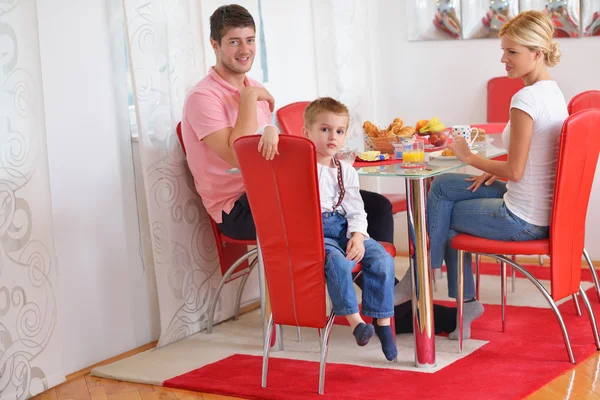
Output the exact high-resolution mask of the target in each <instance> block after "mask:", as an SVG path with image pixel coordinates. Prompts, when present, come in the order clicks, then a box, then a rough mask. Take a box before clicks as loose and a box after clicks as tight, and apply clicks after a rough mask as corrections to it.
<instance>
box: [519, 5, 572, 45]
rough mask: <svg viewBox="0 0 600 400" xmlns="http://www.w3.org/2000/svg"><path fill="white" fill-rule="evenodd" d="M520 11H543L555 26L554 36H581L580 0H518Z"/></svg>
mask: <svg viewBox="0 0 600 400" xmlns="http://www.w3.org/2000/svg"><path fill="white" fill-rule="evenodd" d="M519 8H520V11H528V10H540V11H545V12H546V13H547V14H548V15H549V16H550V18H551V19H552V22H553V23H554V28H555V34H554V36H555V37H564V38H578V37H581V23H580V17H581V8H580V0H520V2H519Z"/></svg>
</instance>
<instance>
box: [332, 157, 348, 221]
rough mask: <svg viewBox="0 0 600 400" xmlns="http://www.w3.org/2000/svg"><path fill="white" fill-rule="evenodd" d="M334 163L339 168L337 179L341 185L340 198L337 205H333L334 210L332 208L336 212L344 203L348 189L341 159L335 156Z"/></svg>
mask: <svg viewBox="0 0 600 400" xmlns="http://www.w3.org/2000/svg"><path fill="white" fill-rule="evenodd" d="M333 163H334V164H335V167H336V168H337V180H338V186H339V187H340V198H339V199H338V202H337V203H336V204H335V206H333V210H331V211H332V212H335V210H336V209H337V208H338V207H339V206H340V205H341V204H342V200H344V195H345V194H346V189H345V188H344V179H343V178H342V165H341V164H340V160H338V159H337V158H335V157H333Z"/></svg>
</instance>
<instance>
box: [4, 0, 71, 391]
mask: <svg viewBox="0 0 600 400" xmlns="http://www.w3.org/2000/svg"><path fill="white" fill-rule="evenodd" d="M0 87H1V91H0V99H1V100H0V111H1V113H0V399H2V400H9V399H10V400H13V399H26V398H28V397H30V396H33V395H36V394H38V393H40V392H42V391H44V390H46V389H48V388H50V387H53V386H55V385H57V384H59V383H60V382H62V381H64V378H65V375H64V372H63V370H62V343H61V334H60V330H59V324H58V302H57V287H56V286H57V268H56V254H55V248H54V236H53V229H52V207H51V202H50V187H49V176H48V159H47V152H46V133H45V120H44V98H43V94H42V75H41V64H40V52H39V35H38V24H37V3H36V1H35V0H22V1H19V0H9V1H3V2H0Z"/></svg>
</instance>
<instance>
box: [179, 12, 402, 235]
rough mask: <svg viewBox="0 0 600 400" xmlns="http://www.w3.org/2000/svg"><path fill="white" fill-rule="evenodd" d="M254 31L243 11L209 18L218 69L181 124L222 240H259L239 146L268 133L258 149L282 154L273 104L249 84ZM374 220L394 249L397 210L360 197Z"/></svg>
mask: <svg viewBox="0 0 600 400" xmlns="http://www.w3.org/2000/svg"><path fill="white" fill-rule="evenodd" d="M255 35H256V28H255V24H254V19H253V18H252V15H250V13H249V12H248V11H247V10H246V9H245V8H244V7H242V6H239V5H235V4H232V5H226V6H222V7H219V8H218V9H217V10H216V11H215V12H214V13H213V15H212V16H211V17H210V43H211V46H212V48H213V50H214V51H215V55H216V59H217V61H216V64H215V66H214V67H212V68H210V70H209V73H208V75H207V76H206V77H205V78H204V79H202V80H201V81H200V82H199V83H198V84H197V85H196V86H195V87H194V88H193V89H192V90H191V92H190V93H189V95H188V98H187V100H186V102H185V105H184V111H183V119H182V133H183V141H184V144H185V148H186V151H187V160H188V164H189V167H190V170H191V171H192V175H193V176H194V182H195V185H196V189H197V190H198V193H199V194H200V196H201V197H202V200H203V203H204V206H205V207H206V210H207V211H208V214H209V215H210V216H211V217H212V218H213V219H214V220H215V222H216V223H217V225H218V227H219V229H220V230H221V232H223V234H225V235H227V236H229V237H232V238H235V239H254V238H255V237H256V230H255V227H254V221H253V219H252V214H251V211H250V207H249V205H248V199H247V197H246V194H245V193H244V192H245V189H244V183H243V180H242V176H241V175H240V174H230V173H227V172H226V171H227V170H229V169H231V168H232V167H236V166H237V165H238V164H237V159H236V157H235V153H234V151H233V143H234V142H235V140H236V139H238V138H239V137H241V136H245V135H253V134H255V133H256V132H257V130H258V129H259V128H260V127H265V128H264V133H263V137H262V139H261V144H260V145H259V150H260V151H262V153H263V155H264V156H265V157H266V158H267V159H272V158H273V157H274V156H275V154H276V153H277V143H278V137H277V135H278V133H279V131H278V130H277V128H276V127H274V126H272V125H270V126H269V123H270V122H271V115H272V112H273V110H274V108H275V101H274V99H273V97H272V96H271V94H270V93H269V92H268V91H267V90H266V89H265V88H263V87H262V86H261V85H260V84H259V83H258V82H256V81H254V80H252V79H250V78H248V77H247V76H246V73H247V72H248V71H250V68H251V67H252V63H253V61H254V55H255V50H256V45H255ZM361 196H362V198H363V201H364V204H365V210H366V212H367V215H368V218H367V219H368V224H369V230H368V233H369V235H370V236H371V237H373V238H374V239H375V240H379V241H386V242H393V239H394V233H393V232H394V225H393V224H394V222H393V217H392V206H391V203H390V202H389V201H388V200H387V199H386V198H385V197H383V196H381V195H379V194H376V193H371V192H366V191H361Z"/></svg>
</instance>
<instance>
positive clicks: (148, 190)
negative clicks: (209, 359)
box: [123, 0, 239, 347]
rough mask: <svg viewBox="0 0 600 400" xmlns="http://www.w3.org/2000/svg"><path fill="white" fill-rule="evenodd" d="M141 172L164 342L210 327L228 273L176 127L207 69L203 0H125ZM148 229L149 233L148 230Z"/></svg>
mask: <svg viewBox="0 0 600 400" xmlns="http://www.w3.org/2000/svg"><path fill="white" fill-rule="evenodd" d="M123 10H124V13H125V18H126V36H127V47H128V54H129V64H130V68H131V71H132V72H131V80H132V88H133V97H134V99H135V101H134V104H135V110H136V112H135V116H136V124H137V132H138V135H139V153H140V156H141V157H140V158H141V171H138V173H139V172H141V173H142V174H143V178H144V192H145V199H142V200H141V201H139V202H138V204H146V205H147V210H141V211H142V212H144V211H145V212H147V216H148V226H149V229H150V235H149V236H150V238H151V247H152V253H153V259H154V270H155V274H156V284H157V291H158V302H159V310H160V324H161V335H160V339H159V343H158V347H161V346H165V345H167V344H169V343H172V342H174V341H176V340H179V339H182V338H184V337H186V336H189V335H191V334H194V333H196V332H199V331H200V330H203V329H205V327H206V317H207V309H208V304H209V299H210V298H212V296H213V295H214V291H215V289H216V287H217V284H218V282H219V280H220V278H221V271H220V268H219V262H218V257H217V251H216V246H215V241H214V237H213V234H212V231H211V227H210V220H209V217H208V214H207V213H206V210H205V209H204V206H203V205H202V202H201V200H200V197H199V196H198V194H197V192H196V189H195V187H194V183H193V179H192V177H191V175H190V173H189V170H188V168H187V163H186V161H185V157H184V154H183V152H182V150H181V147H180V145H179V141H178V138H177V135H176V126H177V124H178V123H179V121H180V120H181V114H182V109H183V103H184V101H185V97H186V94H187V92H188V91H189V89H190V88H191V87H192V86H193V85H194V84H196V83H197V82H198V81H199V80H200V79H202V78H203V77H204V76H205V75H206V73H207V68H206V61H205V51H206V49H205V47H204V44H205V41H208V38H206V37H205V36H204V33H203V31H204V27H203V23H205V21H207V20H208V16H205V15H203V14H202V10H201V7H200V2H199V1H189V0H178V1H174V0H153V1H147V0H123ZM142 236H144V235H142ZM238 285H239V281H235V283H230V284H227V285H225V288H224V289H223V291H222V292H221V295H220V299H219V305H218V307H217V312H216V314H215V322H218V321H220V320H223V319H226V318H229V317H230V316H231V315H233V306H234V302H235V289H237V287H238Z"/></svg>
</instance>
